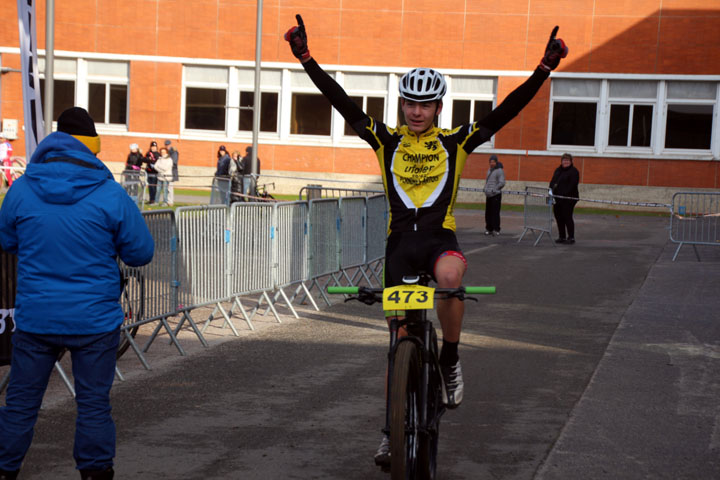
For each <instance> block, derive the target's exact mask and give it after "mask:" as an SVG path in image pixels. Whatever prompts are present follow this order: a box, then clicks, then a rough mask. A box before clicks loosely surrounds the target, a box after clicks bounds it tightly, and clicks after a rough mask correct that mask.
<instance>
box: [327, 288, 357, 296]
mask: <svg viewBox="0 0 720 480" xmlns="http://www.w3.org/2000/svg"><path fill="white" fill-rule="evenodd" d="M327 292H328V293H342V294H345V295H357V293H358V287H327Z"/></svg>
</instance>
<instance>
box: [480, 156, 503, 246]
mask: <svg viewBox="0 0 720 480" xmlns="http://www.w3.org/2000/svg"><path fill="white" fill-rule="evenodd" d="M488 163H489V164H490V168H488V172H487V177H486V179H485V188H484V189H483V191H484V192H485V235H495V236H498V235H500V208H501V207H502V191H501V190H502V189H503V187H504V186H505V172H504V171H503V168H502V164H501V163H500V162H498V157H497V155H490V160H489V161H488Z"/></svg>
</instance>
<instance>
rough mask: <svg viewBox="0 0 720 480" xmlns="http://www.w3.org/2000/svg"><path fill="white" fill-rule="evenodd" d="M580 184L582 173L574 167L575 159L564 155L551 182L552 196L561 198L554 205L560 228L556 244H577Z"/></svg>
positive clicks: (554, 212)
mask: <svg viewBox="0 0 720 480" xmlns="http://www.w3.org/2000/svg"><path fill="white" fill-rule="evenodd" d="M579 183H580V172H578V169H577V168H575V166H574V165H573V157H572V155H570V154H569V153H564V154H563V156H562V157H561V159H560V166H559V167H558V168H557V169H555V173H553V176H552V180H550V194H551V195H555V196H561V197H572V198H573V199H574V200H571V199H566V198H556V199H555V204H554V205H553V214H554V215H555V221H556V222H557V227H558V239H557V240H555V242H556V243H568V244H573V243H575V222H574V221H573V210H574V209H575V204H576V203H577V202H578V201H577V200H576V199H577V198H579V197H580V192H579V191H578V184H579Z"/></svg>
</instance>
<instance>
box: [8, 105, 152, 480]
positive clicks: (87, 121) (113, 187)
mask: <svg viewBox="0 0 720 480" xmlns="http://www.w3.org/2000/svg"><path fill="white" fill-rule="evenodd" d="M99 151H100V137H98V135H97V132H96V130H95V124H94V122H93V120H92V118H91V117H90V115H89V114H88V113H87V111H86V110H84V109H82V108H80V107H72V108H70V109H67V110H65V111H64V112H63V113H62V114H61V115H60V117H58V121H57V132H54V133H51V134H50V135H48V136H47V137H45V138H44V139H43V141H42V142H40V144H39V145H38V146H37V149H36V150H35V152H34V153H33V155H32V158H31V159H30V162H29V163H28V166H27V170H26V171H25V174H24V175H23V176H21V177H20V178H19V179H18V180H16V181H15V182H14V183H13V186H12V188H10V190H8V193H7V195H6V196H5V200H4V201H3V204H2V208H0V245H2V248H3V250H5V251H6V252H10V253H14V254H17V257H18V264H17V294H16V297H15V315H14V318H13V320H14V321H15V332H14V333H13V336H12V343H13V349H12V360H11V363H12V368H11V370H10V383H9V384H8V388H7V394H6V399H5V406H4V407H2V408H0V479H6V480H12V479H15V478H17V475H18V472H19V470H20V468H21V466H22V462H23V459H24V458H25V453H26V452H27V450H28V448H29V447H30V443H31V442H32V437H33V429H34V426H35V422H36V421H37V418H38V412H39V410H40V406H41V404H42V398H43V395H44V393H45V390H46V388H47V385H48V379H49V377H50V374H51V372H52V370H53V366H54V365H55V362H56V361H57V359H58V355H59V353H60V352H61V351H63V350H64V349H67V350H69V351H70V354H71V355H72V371H73V376H74V378H75V393H76V401H77V421H76V424H75V425H76V426H75V445H74V448H73V456H74V457H75V463H76V467H77V469H78V470H80V477H81V478H82V479H84V480H86V479H91V480H111V479H112V478H113V458H114V456H115V424H114V423H113V419H112V416H111V414H110V412H111V406H110V388H111V387H112V384H113V379H114V378H115V365H116V359H117V349H118V342H119V340H120V326H121V325H122V323H123V319H124V314H123V309H122V306H121V305H120V302H119V298H120V295H121V292H122V289H123V286H122V280H123V279H122V273H121V271H120V268H118V258H119V259H120V260H122V261H123V262H124V263H125V264H126V265H129V266H133V267H139V266H141V265H145V264H147V263H148V262H150V261H151V260H152V257H153V252H154V248H155V247H154V242H153V238H152V235H151V234H150V231H149V230H148V227H147V226H146V224H145V220H144V219H143V217H142V214H141V213H140V210H138V208H137V206H136V205H135V202H133V201H132V199H131V198H130V197H129V196H128V194H127V193H126V192H125V190H123V188H122V187H121V186H120V185H119V184H118V183H117V182H115V180H114V178H113V175H112V173H111V172H110V170H108V168H107V167H106V166H105V164H103V162H101V161H100V159H98V158H97V157H96V155H97V153H98V152H99ZM46 413H47V412H46Z"/></svg>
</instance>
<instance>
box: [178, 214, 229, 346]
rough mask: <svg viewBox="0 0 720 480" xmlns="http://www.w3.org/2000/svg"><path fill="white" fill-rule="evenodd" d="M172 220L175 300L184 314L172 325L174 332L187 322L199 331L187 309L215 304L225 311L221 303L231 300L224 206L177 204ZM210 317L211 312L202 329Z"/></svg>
mask: <svg viewBox="0 0 720 480" xmlns="http://www.w3.org/2000/svg"><path fill="white" fill-rule="evenodd" d="M175 221H176V222H177V229H178V244H179V245H178V252H179V257H178V267H177V272H178V278H177V279H176V280H177V281H178V283H179V284H178V302H179V304H180V305H182V307H181V308H180V311H181V312H182V315H183V318H182V319H181V320H180V323H179V324H178V325H177V326H176V327H175V333H177V332H179V331H180V329H181V328H182V326H183V324H184V323H185V322H186V321H188V322H189V323H190V326H191V327H192V328H193V330H195V333H196V334H198V332H197V327H196V326H195V322H194V321H193V319H192V317H191V316H190V311H192V310H193V309H195V308H197V307H201V306H206V305H215V309H216V310H217V309H220V310H221V311H222V312H224V310H223V308H222V305H221V302H222V301H225V300H228V299H230V293H229V289H228V279H227V267H226V262H227V252H226V244H227V243H228V242H229V241H230V232H229V230H227V207H225V206H224V205H207V206H206V205H203V206H197V207H179V208H177V209H176V210H175ZM213 313H214V312H213ZM225 315H227V314H225ZM211 320H212V315H211V316H210V318H208V320H207V322H206V323H205V326H204V327H203V330H205V328H207V326H208V325H209V323H210V321H211ZM229 325H230V328H231V330H232V331H233V333H234V334H235V335H239V334H238V332H237V330H236V329H235V326H234V325H233V324H232V322H230V323H229ZM198 337H199V338H200V339H201V341H203V343H205V342H204V339H203V337H202V335H200V334H198Z"/></svg>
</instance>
